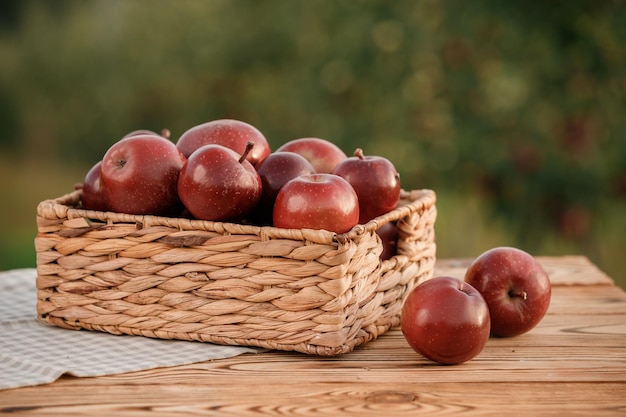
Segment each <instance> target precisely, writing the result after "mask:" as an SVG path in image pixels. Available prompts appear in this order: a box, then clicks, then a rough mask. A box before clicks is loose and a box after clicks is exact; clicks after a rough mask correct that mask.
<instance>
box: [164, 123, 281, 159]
mask: <svg viewBox="0 0 626 417" xmlns="http://www.w3.org/2000/svg"><path fill="white" fill-rule="evenodd" d="M248 142H252V143H254V147H253V148H252V149H251V150H249V151H247V156H246V159H247V160H248V161H249V162H250V163H251V164H252V165H254V166H256V165H258V164H259V163H260V162H261V161H262V160H264V159H265V158H266V157H267V156H268V155H269V154H270V152H271V149H270V145H269V143H268V142H267V139H266V138H265V136H264V135H263V133H261V132H260V131H259V129H257V128H256V127H254V126H252V125H251V124H249V123H246V122H242V121H240V120H233V119H218V120H212V121H210V122H206V123H202V124H199V125H197V126H194V127H192V128H190V129H188V130H187V131H185V132H184V133H183V134H182V135H181V136H180V137H179V138H178V141H177V142H176V146H177V147H178V149H180V151H181V152H182V153H183V155H185V157H187V158H189V156H190V155H191V154H192V153H193V152H194V151H195V150H196V149H198V148H200V147H201V146H204V145H222V146H225V147H227V148H230V149H232V150H234V151H235V152H237V154H239V155H241V154H243V153H244V152H246V147H247V144H248Z"/></svg>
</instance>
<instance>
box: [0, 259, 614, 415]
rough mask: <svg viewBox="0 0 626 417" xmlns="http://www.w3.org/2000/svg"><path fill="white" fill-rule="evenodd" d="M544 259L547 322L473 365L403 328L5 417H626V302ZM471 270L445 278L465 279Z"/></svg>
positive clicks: (52, 391)
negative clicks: (325, 351) (434, 353)
mask: <svg viewBox="0 0 626 417" xmlns="http://www.w3.org/2000/svg"><path fill="white" fill-rule="evenodd" d="M540 260H541V261H542V263H544V265H546V268H547V269H549V270H550V271H551V278H552V280H553V284H554V286H553V296H552V302H551V305H550V309H549V310H548V314H547V315H546V317H545V318H544V319H543V320H542V322H541V323H540V324H539V325H538V326H537V327H536V328H535V329H533V330H532V331H531V332H529V333H527V334H525V335H521V336H518V337H515V338H501V339H498V338H492V339H490V340H489V342H488V343H487V346H486V347H485V349H484V350H483V352H481V354H480V355H479V356H478V357H476V358H475V359H473V360H472V361H469V362H467V363H465V364H461V365H457V366H441V365H437V364H435V363H433V362H430V361H428V360H426V359H425V358H423V357H421V356H419V355H418V354H416V353H415V352H413V351H412V350H411V348H410V347H409V346H408V344H407V343H406V341H405V340H404V338H403V336H402V334H401V332H400V330H399V329H393V330H392V331H390V332H388V333H386V334H385V335H382V336H381V337H379V338H378V339H377V340H375V341H372V342H370V343H368V344H366V345H365V346H362V347H360V348H358V349H357V350H355V351H354V352H352V353H350V354H347V355H343V356H340V357H332V358H323V357H315V356H310V355H304V354H299V353H290V352H276V351H271V352H265V353H260V354H246V355H242V356H238V357H235V358H231V359H224V360H217V361H207V362H201V363H196V364H190V365H184V366H177V367H171V368H161V369H154V370H147V371H140V372H132V373H126V374H120V375H111V376H103V377H98V378H76V377H71V376H63V377H62V378H60V379H59V380H58V381H56V382H55V383H52V384H49V385H43V386H37V387H27V388H19V389H13V390H4V391H0V415H12V416H13V415H29V416H30V415H33V416H37V415H55V416H58V415H63V416H71V415H93V416H96V415H106V416H110V415H116V416H118V415H128V416H139V415H149V416H170V415H175V414H184V415H220V416H234V415H251V416H264V415H294V416H342V415H358V416H394V415H398V416H403V415H411V416H414V415H416V414H427V415H442V414H455V413H463V415H469V416H489V415H494V416H496V415H497V416H501V415H504V414H513V415H524V416H527V415H542V416H544V415H545V416H550V415H554V416H556V415H558V416H560V417H562V416H566V415H567V416H570V415H571V416H590V415H594V416H595V415H601V416H606V415H616V416H617V415H626V293H625V292H624V291H622V290H621V289H620V288H618V287H616V286H614V285H613V283H612V281H611V280H610V278H609V277H607V276H606V275H605V274H603V273H602V272H601V271H599V270H598V269H597V268H596V267H595V266H594V265H593V264H591V263H590V262H589V261H588V260H587V259H586V258H584V257H563V258H541V259H540ZM468 262H469V261H468V260H454V259H453V260H442V261H439V262H438V264H437V272H436V273H438V274H447V275H452V276H456V277H462V275H463V273H464V268H466V267H467V264H468Z"/></svg>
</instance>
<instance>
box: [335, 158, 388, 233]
mask: <svg viewBox="0 0 626 417" xmlns="http://www.w3.org/2000/svg"><path fill="white" fill-rule="evenodd" d="M333 174H336V175H339V176H340V177H343V178H345V179H346V181H348V182H349V183H350V185H352V187H353V188H354V191H356V195H357V196H359V207H360V212H361V215H360V218H359V223H361V224H363V223H367V222H368V221H370V220H372V219H373V218H375V217H378V216H380V215H382V214H385V213H387V212H390V211H391V210H393V209H395V208H396V206H397V205H398V201H400V174H398V171H396V168H395V167H394V165H393V164H392V163H391V162H390V161H389V160H388V159H387V158H383V157H382V156H363V150H362V149H360V148H357V149H356V150H355V151H354V156H351V157H350V158H347V159H345V160H344V161H343V162H340V163H339V165H337V166H336V167H335V169H334V170H333Z"/></svg>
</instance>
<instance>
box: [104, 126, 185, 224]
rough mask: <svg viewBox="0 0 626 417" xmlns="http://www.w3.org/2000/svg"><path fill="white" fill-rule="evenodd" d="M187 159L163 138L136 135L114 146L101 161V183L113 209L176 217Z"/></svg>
mask: <svg viewBox="0 0 626 417" xmlns="http://www.w3.org/2000/svg"><path fill="white" fill-rule="evenodd" d="M184 163H185V157H184V156H183V154H181V153H180V151H179V150H178V149H177V148H176V146H175V145H174V144H173V143H172V142H170V141H169V140H168V139H165V138H164V137H162V136H157V135H135V136H130V137H127V138H125V139H121V140H119V141H118V142H116V143H114V144H113V145H112V146H111V147H110V148H109V149H108V150H107V152H106V153H105V155H104V157H103V158H102V168H101V181H102V187H103V190H104V198H105V201H106V203H107V206H108V207H109V209H110V210H113V211H117V212H121V213H131V214H154V215H163V216H169V215H176V214H177V213H179V212H180V210H181V203H180V200H179V198H178V192H177V184H178V175H179V174H180V170H181V168H182V167H183V164H184Z"/></svg>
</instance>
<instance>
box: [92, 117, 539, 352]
mask: <svg viewBox="0 0 626 417" xmlns="http://www.w3.org/2000/svg"><path fill="white" fill-rule="evenodd" d="M169 136H170V134H169V131H167V130H164V131H163V132H161V133H155V132H152V131H147V130H136V131H133V132H131V133H129V134H127V135H126V136H124V137H122V138H121V139H120V140H118V141H116V142H115V143H113V144H112V145H111V147H110V148H109V149H108V150H107V151H106V153H105V154H104V157H103V158H102V160H100V161H98V162H97V163H96V164H95V165H94V166H93V167H92V168H91V169H90V170H89V172H88V173H87V175H86V176H85V180H84V182H83V183H82V185H81V186H82V189H83V196H82V205H83V208H85V209H90V210H99V211H114V212H120V213H130V214H138V215H158V216H176V217H186V218H192V219H200V220H210V221H227V222H239V223H248V224H258V225H272V226H275V227H281V228H290V229H324V230H328V231H331V232H334V233H345V232H347V231H349V230H350V229H352V228H353V227H354V226H355V225H357V224H364V223H367V222H368V221H370V220H372V219H373V218H375V217H377V216H380V215H382V214H384V213H387V212H389V211H391V210H393V209H394V208H396V206H397V204H398V201H399V199H400V188H401V187H400V176H399V175H398V172H397V171H396V169H395V167H394V165H393V164H392V163H391V162H390V161H389V160H388V159H386V158H384V157H381V156H364V155H363V151H362V150H361V149H356V150H355V152H354V154H353V156H350V157H348V156H347V155H346V154H345V153H344V152H343V151H342V150H341V149H340V148H339V147H338V146H336V145H335V144H333V143H332V142H329V141H327V140H325V139H321V138H315V137H306V138H299V139H293V140H291V141H288V142H286V143H284V144H283V145H282V146H280V147H279V148H278V149H276V150H275V151H272V150H271V148H270V145H269V143H268V141H267V139H266V138H265V136H264V135H263V134H262V133H261V132H260V131H259V130H258V129H257V128H256V127H254V126H252V125H250V124H248V123H246V122H242V121H239V120H232V119H218V120H213V121H209V122H206V123H203V124H200V125H197V126H194V127H192V128H190V129H189V130H187V131H185V132H184V133H183V134H182V135H181V136H180V137H179V138H178V140H177V141H176V142H173V141H171V140H170V138H169ZM377 233H378V234H379V235H380V237H381V241H382V244H383V251H382V253H381V255H380V257H381V259H388V258H390V257H391V256H393V255H394V254H395V248H396V240H397V229H396V227H395V225H394V224H393V223H387V224H385V225H384V226H382V227H380V228H379V229H378V230H377ZM550 295H551V288H550V280H549V277H548V275H547V274H546V272H545V270H544V269H543V268H542V267H541V265H540V264H539V262H538V261H537V260H536V259H535V258H534V257H532V256H531V255H530V254H528V253H526V252H524V251H522V250H520V249H516V248H510V247H498V248H493V249H491V250H489V251H487V252H485V253H484V254H482V255H481V256H479V257H478V258H476V259H475V260H474V262H473V263H472V264H471V266H470V267H469V268H468V269H467V272H466V275H465V279H464V280H460V279H457V278H452V277H445V276H439V277H435V278H432V279H429V280H427V281H425V282H424V283H422V284H420V285H419V286H417V287H415V288H413V289H412V290H411V292H410V293H409V294H408V296H407V298H406V299H405V301H404V304H403V308H402V314H401V328H402V333H403V335H404V337H405V338H406V340H407V342H408V344H409V345H410V346H411V347H412V348H413V349H414V350H415V351H416V352H418V353H420V354H421V355H423V356H425V357H426V358H429V359H431V360H433V361H435V362H438V363H442V364H458V363H463V362H466V361H468V360H470V359H472V358H474V357H475V356H477V355H478V354H479V353H480V352H481V351H482V350H483V348H484V346H485V345H486V343H487V341H488V339H489V338H490V337H491V336H494V337H512V336H517V335H520V334H523V333H526V332H528V331H530V330H531V329H532V328H534V327H535V326H536V325H537V324H538V323H539V321H540V320H541V319H542V318H543V316H544V315H545V313H546V311H547V309H548V306H549V303H550Z"/></svg>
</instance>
